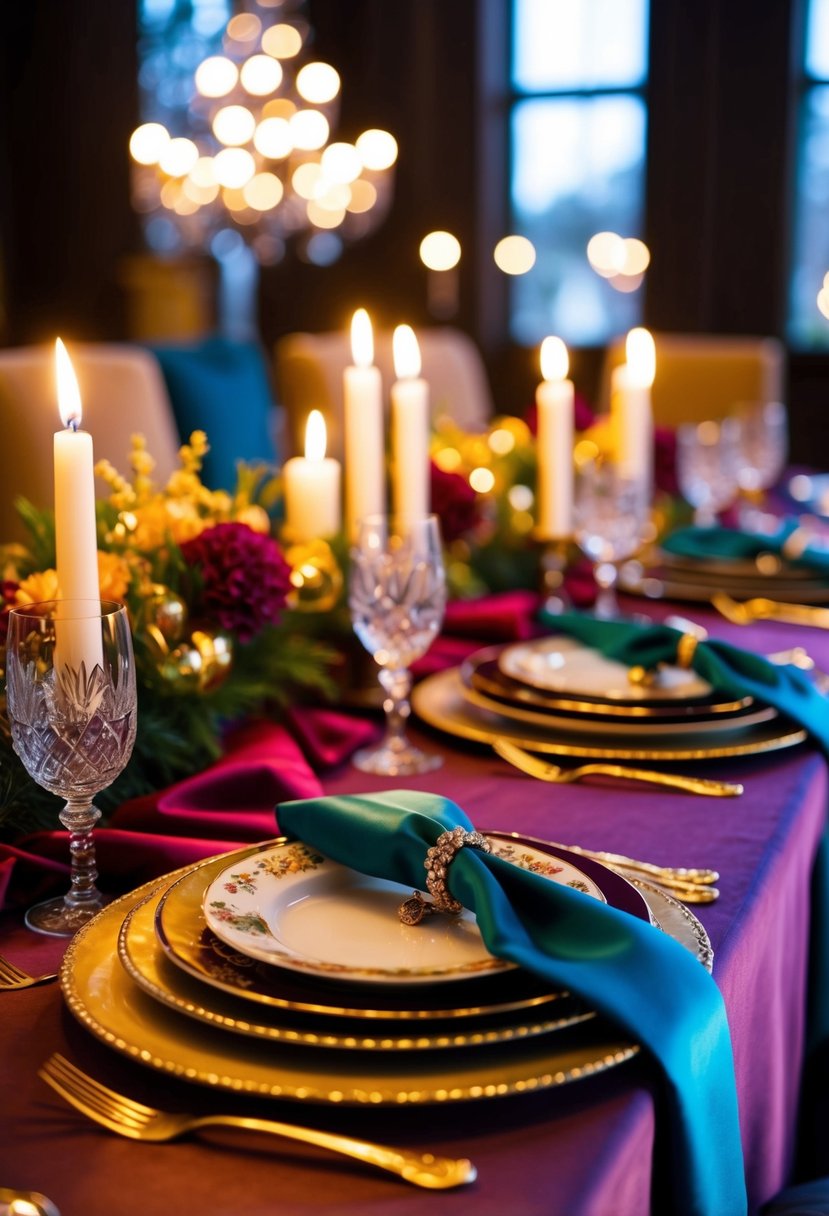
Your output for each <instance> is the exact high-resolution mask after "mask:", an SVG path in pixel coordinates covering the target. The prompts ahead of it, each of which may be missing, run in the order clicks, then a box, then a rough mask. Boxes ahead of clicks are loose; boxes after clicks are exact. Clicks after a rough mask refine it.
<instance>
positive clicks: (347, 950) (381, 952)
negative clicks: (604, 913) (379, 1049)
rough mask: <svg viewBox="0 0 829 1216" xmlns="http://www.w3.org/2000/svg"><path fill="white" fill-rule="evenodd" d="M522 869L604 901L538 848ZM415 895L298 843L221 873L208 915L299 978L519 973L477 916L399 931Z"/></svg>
mask: <svg viewBox="0 0 829 1216" xmlns="http://www.w3.org/2000/svg"><path fill="white" fill-rule="evenodd" d="M491 843H492V851H493V852H494V853H500V852H505V853H507V854H508V855H509V860H510V861H512V862H513V863H514V864H517V865H520V866H521V868H522V869H528V870H533V871H534V872H535V873H540V874H543V875H544V876H545V877H547V878H549V879H551V880H552V881H553V882H558V883H562V884H563V885H565V886H570V887H574V888H576V889H577V890H580V891H582V892H584V893H585V894H586V895H590V896H592V897H593V898H594V899H598V900H600V901H601V902H602V903H606V902H607V900H606V899H605V897H604V895H603V894H602V891H601V889H600V888H599V886H598V885H597V883H595V882H594V881H593V880H592V879H591V878H588V876H587V875H586V874H585V873H584V872H583V871H582V870H580V869H578V868H577V867H576V866H575V865H573V864H571V863H570V862H568V861H566V860H564V859H563V858H559V857H553V856H551V855H550V854H549V853H545V852H543V851H542V850H540V849H533V848H531V847H530V848H527V849H524V850H522V853H521V857H520V859H518V858H516V857H515V856H514V850H513V849H510V846H509V843H508V842H504V841H500V840H493V841H492V842H491ZM410 895H411V890H410V889H409V888H408V887H404V886H402V885H401V884H399V883H395V882H388V881H385V880H383V879H378V878H373V877H371V876H370V875H367V874H360V873H358V872H357V871H356V870H351V869H349V868H348V867H347V866H343V865H340V864H339V863H338V862H335V861H331V860H330V859H329V858H327V857H324V856H323V855H322V854H321V853H319V852H317V851H316V850H314V849H312V848H309V847H308V846H307V845H305V844H302V843H300V842H298V841H291V842H286V843H284V844H277V845H274V846H273V848H271V849H268V850H267V851H266V852H264V853H260V854H257V855H255V856H254V857H251V858H250V859H248V860H247V861H244V862H243V863H242V864H240V863H239V862H236V863H234V864H233V865H230V866H228V867H227V868H226V869H225V870H223V871H222V872H221V873H220V874H219V875H218V876H217V877H216V878H215V879H214V880H213V882H211V884H210V885H209V887H208V888H207V890H206V892H205V895H204V903H203V909H204V915H205V919H206V921H207V924H208V925H209V927H210V928H211V929H212V930H213V932H214V933H215V934H216V936H217V937H218V938H220V939H221V940H222V941H224V942H226V943H227V944H228V945H229V946H232V947H233V948H234V949H236V950H239V951H240V952H241V953H242V954H245V955H247V956H248V957H250V958H255V959H259V960H261V961H262V962H266V963H272V964H275V965H276V966H279V967H284V968H287V969H288V970H292V971H302V972H304V973H305V974H310V975H317V976H324V977H325V978H326V979H342V980H347V981H348V982H349V983H352V982H358V983H359V982H363V983H375V984H377V983H380V984H433V983H438V982H442V981H449V980H460V979H473V978H476V977H478V976H481V975H486V974H490V973H492V972H495V971H502V970H505V969H507V968H509V967H511V966H512V964H511V963H509V962H506V961H505V960H503V959H496V958H493V956H492V955H491V954H490V953H489V951H488V950H487V948H486V946H485V945H484V943H483V940H482V939H481V935H480V932H479V930H478V926H477V922H476V920H475V916H474V914H473V913H472V912H470V911H468V910H467V909H464V910H463V912H461V913H460V915H458V916H430V917H427V918H426V919H424V920H423V921H422V922H421V923H420V924H419V925H415V926H411V925H404V924H401V922H400V920H399V918H398V915H397V909H398V907H399V906H400V904H401V902H402V901H403V900H404V899H406V898H407V897H409V896H410Z"/></svg>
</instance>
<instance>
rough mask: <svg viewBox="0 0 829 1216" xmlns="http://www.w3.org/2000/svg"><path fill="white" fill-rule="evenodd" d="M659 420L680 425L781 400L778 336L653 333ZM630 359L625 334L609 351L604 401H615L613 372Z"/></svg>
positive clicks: (655, 405)
mask: <svg viewBox="0 0 829 1216" xmlns="http://www.w3.org/2000/svg"><path fill="white" fill-rule="evenodd" d="M653 337H654V343H655V346H656V379H655V380H654V384H653V391H652V396H651V400H652V402H653V414H654V421H655V422H656V423H657V425H662V426H677V425H679V424H680V423H682V422H703V421H705V420H706V419H708V418H722V417H723V416H724V415H725V414H727V413H728V412H729V411H730V410H732V409H733V408H734V406H735V405H736V404H737V403H738V402H748V401H782V400H783V399H784V392H785V355H784V351H783V346H782V345H781V343H780V342H778V341H777V339H776V338H743V337H728V336H722V335H714V334H663V333H654V335H653ZM624 360H625V343H624V339H618V340H617V341H615V342H613V343H612V344H611V345H610V346H609V347H608V349H607V351H606V353H605V360H604V366H603V369H602V379H601V387H600V391H599V401H600V404H601V406H602V408H605V409H606V408H607V407H608V406H609V403H610V377H611V372H612V370H613V368H614V367H618V366H619V365H620V364H621V363H624Z"/></svg>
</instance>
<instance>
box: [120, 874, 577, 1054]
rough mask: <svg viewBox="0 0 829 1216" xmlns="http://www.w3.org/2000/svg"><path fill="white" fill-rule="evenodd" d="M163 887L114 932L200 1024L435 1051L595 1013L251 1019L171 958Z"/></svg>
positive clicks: (145, 983) (126, 957)
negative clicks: (162, 923) (161, 910)
mask: <svg viewBox="0 0 829 1216" xmlns="http://www.w3.org/2000/svg"><path fill="white" fill-rule="evenodd" d="M166 889H167V888H166V885H165V884H162V885H161V886H160V887H158V888H156V889H155V890H153V891H152V892H151V893H150V894H149V895H147V896H146V898H145V899H143V900H142V902H141V903H139V904H137V905H136V906H135V907H134V908H133V909H132V911H131V912H128V913H127V915H126V917H125V918H124V922H123V924H122V926H121V930H120V933H119V935H118V955H119V957H120V959H121V963H122V964H123V966H124V968H125V969H126V971H127V974H128V975H129V976H130V978H131V979H132V980H134V982H135V983H136V984H137V985H138V987H139V988H141V989H142V990H143V991H144V992H146V993H148V994H149V995H150V996H151V997H154V998H155V1000H157V1001H160V1002H161V1004H162V1005H167V1006H168V1007H169V1008H170V1009H176V1010H178V1012H179V1013H183V1014H186V1015H187V1016H189V1017H192V1018H195V1020H196V1021H197V1022H204V1023H206V1024H207V1025H211V1026H218V1027H221V1028H222V1029H224V1030H230V1031H233V1032H234V1033H236V1034H242V1035H247V1036H250V1037H252V1038H260V1039H268V1040H271V1041H272V1042H276V1043H286V1044H296V1045H297V1046H301V1047H327V1048H332V1049H334V1050H355V1049H356V1050H362V1051H378V1050H379V1051H414V1050H417V1051H438V1050H442V1049H444V1048H460V1047H482V1046H487V1045H490V1044H493V1043H506V1042H510V1041H511V1040H513V1039H519V1038H520V1039H528V1038H532V1037H534V1036H535V1035H541V1034H551V1033H553V1032H555V1031H559V1030H564V1029H566V1028H567V1027H569V1026H575V1025H577V1024H578V1023H580V1022H586V1021H588V1020H589V1019H590V1018H593V1017H595V1016H596V1015H595V1013H594V1012H593V1011H592V1010H589V1009H587V1008H585V1006H584V1005H583V1004H582V1003H580V1002H579V1001H578V1000H576V998H573V997H565V996H563V995H562V997H561V999H560V1000H559V1001H557V1002H556V1003H555V1006H554V1009H555V1012H556V1017H554V1018H545V1019H541V1020H528V1019H527V1018H526V1017H525V1016H524V1017H520V1018H518V1019H516V1015H515V1014H514V1013H511V1014H506V1015H504V1014H498V1015H496V1018H495V1019H492V1018H489V1019H488V1020H485V1021H484V1022H483V1023H482V1022H478V1021H476V1022H475V1023H474V1024H473V1025H471V1026H469V1027H468V1028H467V1026H466V1024H465V1023H463V1024H462V1028H461V1029H459V1028H458V1025H457V1024H455V1025H452V1024H449V1025H448V1026H445V1027H442V1028H440V1029H438V1030H433V1029H431V1027H430V1029H429V1033H425V1032H424V1033H417V1032H415V1033H412V1032H411V1031H409V1032H408V1033H407V1034H400V1033H399V1029H400V1024H399V1023H394V1022H392V1023H390V1024H388V1025H387V1024H385V1023H375V1024H372V1027H371V1033H370V1034H369V1033H367V1029H368V1028H367V1026H366V1023H365V1021H362V1022H360V1021H356V1020H355V1021H353V1022H350V1023H349V1022H346V1021H341V1022H337V1023H336V1033H333V1032H332V1030H331V1024H330V1023H323V1025H322V1027H319V1026H313V1025H311V1023H312V1022H314V1021H315V1019H309V1018H306V1019H305V1023H304V1024H300V1025H292V1024H291V1022H290V1021H289V1020H288V1017H287V1015H286V1014H285V1013H284V1012H283V1011H281V1010H271V1009H268V1008H264V1007H261V1006H260V1007H259V1008H258V1009H255V1010H254V1011H253V1012H254V1013H255V1017H252V1016H251V1012H252V1011H251V1007H250V1006H249V1005H247V1004H246V1003H245V1002H244V1001H243V1000H241V999H240V998H238V997H233V996H227V995H225V994H224V993H223V992H218V991H216V990H215V989H213V988H210V987H209V986H207V985H204V984H202V983H199V981H198V980H195V979H191V978H190V977H189V976H188V975H186V974H185V973H184V972H183V971H180V970H178V969H177V968H176V967H173V966H172V965H171V964H170V962H169V960H168V959H167V958H166V956H165V954H164V952H163V950H162V949H161V946H160V945H159V943H158V940H157V938H156V935H155V916H156V911H157V909H158V905H159V902H160V900H161V898H162V896H163V895H164V893H165V891H166Z"/></svg>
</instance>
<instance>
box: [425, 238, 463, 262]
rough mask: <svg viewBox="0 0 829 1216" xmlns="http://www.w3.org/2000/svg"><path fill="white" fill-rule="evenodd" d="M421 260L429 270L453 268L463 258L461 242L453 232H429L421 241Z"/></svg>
mask: <svg viewBox="0 0 829 1216" xmlns="http://www.w3.org/2000/svg"><path fill="white" fill-rule="evenodd" d="M420 260H421V262H422V263H423V265H424V266H428V268H429V270H451V269H452V267H453V266H457V264H458V262H459V261H460V260H461V243H460V241H459V240H458V238H457V237H456V236H453V235H452V233H451V232H443V231H440V230H438V231H435V232H429V233H427V235H426V236H425V237H424V238H423V240H422V241H421V242H420Z"/></svg>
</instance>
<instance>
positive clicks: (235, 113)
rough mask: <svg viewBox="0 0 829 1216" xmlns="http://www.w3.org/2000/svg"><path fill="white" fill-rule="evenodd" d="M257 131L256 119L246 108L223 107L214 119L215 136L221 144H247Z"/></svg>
mask: <svg viewBox="0 0 829 1216" xmlns="http://www.w3.org/2000/svg"><path fill="white" fill-rule="evenodd" d="M255 130H256V119H255V118H254V117H253V114H251V112H250V110H248V109H247V107H246V106H222V108H221V110H217V111H216V115H215V117H214V119H213V134H214V135H215V136H216V138H217V139H218V141H219V143H220V144H226V145H229V146H231V147H232V146H236V145H238V144H246V143H248V141H249V140H250V139H251V137H252V136H253V132H254V131H255Z"/></svg>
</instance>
